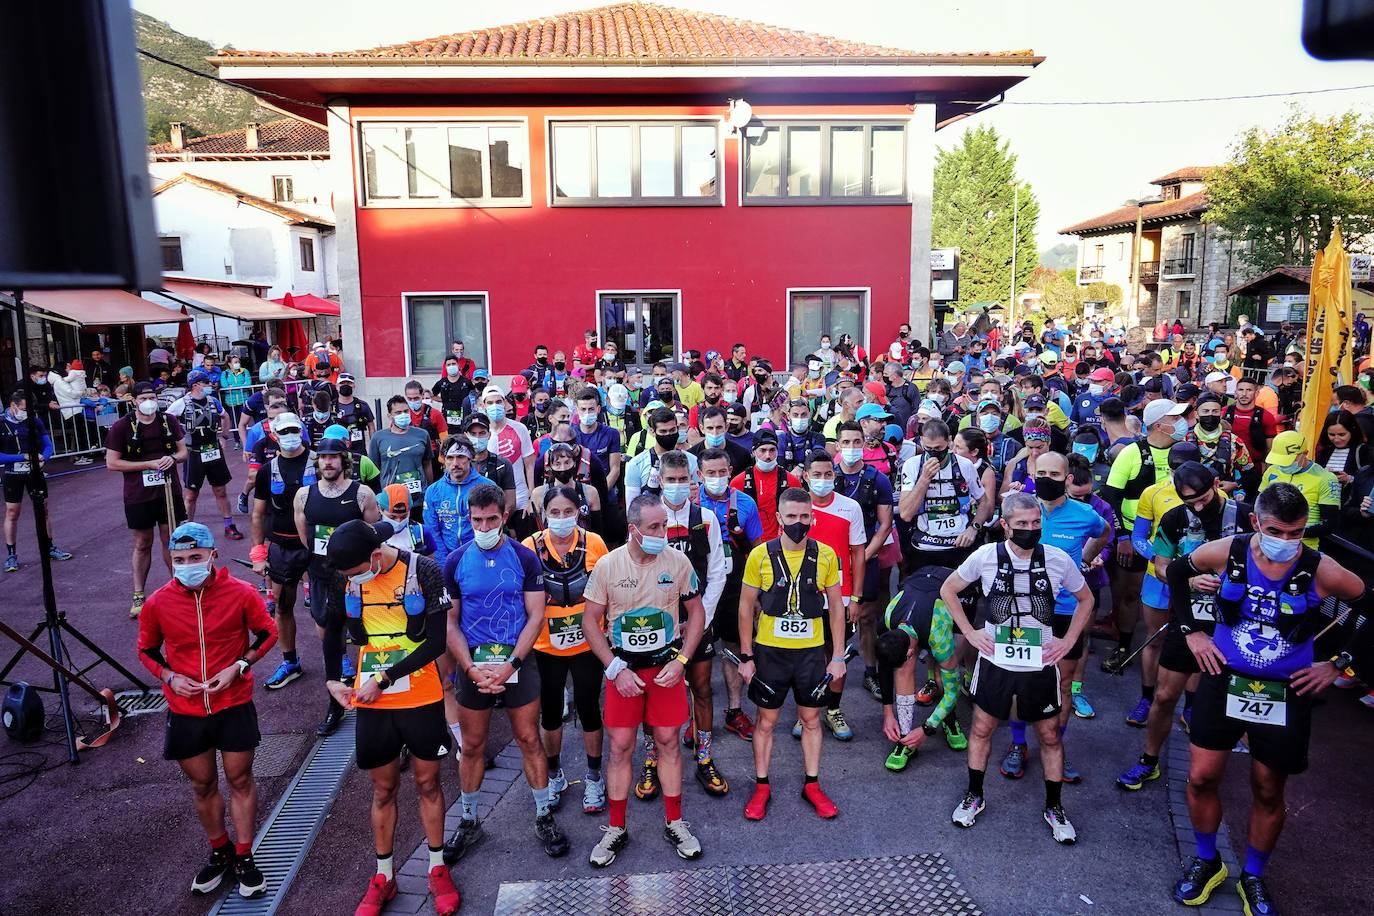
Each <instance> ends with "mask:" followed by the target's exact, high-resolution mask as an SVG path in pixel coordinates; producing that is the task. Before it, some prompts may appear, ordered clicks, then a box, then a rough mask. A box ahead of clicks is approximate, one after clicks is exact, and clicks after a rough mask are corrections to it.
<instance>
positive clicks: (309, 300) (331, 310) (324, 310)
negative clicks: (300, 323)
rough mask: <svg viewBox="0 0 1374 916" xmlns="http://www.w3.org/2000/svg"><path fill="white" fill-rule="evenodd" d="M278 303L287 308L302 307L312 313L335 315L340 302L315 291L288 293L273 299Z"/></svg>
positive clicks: (303, 310)
mask: <svg viewBox="0 0 1374 916" xmlns="http://www.w3.org/2000/svg"><path fill="white" fill-rule="evenodd" d="M272 301H273V302H275V303H277V304H278V305H284V306H286V307H287V308H293V309H300V310H301V311H302V312H309V313H311V314H312V315H335V316H337V315H338V314H339V303H337V302H334V301H333V300H330V299H322V298H320V297H319V296H316V295H315V294H314V293H302V294H301V295H299V296H296V295H292V294H291V293H287V294H286V295H285V296H282V297H281V298H280V299H273V300H272Z"/></svg>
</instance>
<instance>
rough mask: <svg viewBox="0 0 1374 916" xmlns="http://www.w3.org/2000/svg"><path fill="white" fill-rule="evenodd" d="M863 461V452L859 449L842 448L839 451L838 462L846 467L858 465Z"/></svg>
mask: <svg viewBox="0 0 1374 916" xmlns="http://www.w3.org/2000/svg"><path fill="white" fill-rule="evenodd" d="M863 460H864V450H863V449H861V448H842V449H840V462H841V463H843V464H844V465H846V466H849V465H854V464H858V463H859V462H860V461H863Z"/></svg>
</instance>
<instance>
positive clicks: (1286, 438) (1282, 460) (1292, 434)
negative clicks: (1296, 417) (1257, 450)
mask: <svg viewBox="0 0 1374 916" xmlns="http://www.w3.org/2000/svg"><path fill="white" fill-rule="evenodd" d="M1305 451H1307V444H1306V443H1305V442H1303V439H1302V433H1300V432H1298V431H1297V430H1296V429H1290V430H1288V431H1287V432H1282V433H1279V434H1278V435H1277V436H1275V437H1274V443H1273V445H1271V446H1269V454H1268V456H1266V457H1265V459H1264V463H1265V464H1273V465H1278V466H1279V467H1282V466H1283V465H1286V464H1292V463H1293V460H1294V459H1295V458H1297V457H1298V456H1299V455H1300V454H1302V453H1303V452H1305Z"/></svg>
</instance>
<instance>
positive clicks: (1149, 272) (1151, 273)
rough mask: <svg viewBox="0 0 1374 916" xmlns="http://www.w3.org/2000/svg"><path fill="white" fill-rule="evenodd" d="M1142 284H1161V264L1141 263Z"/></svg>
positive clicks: (1155, 262) (1153, 262)
mask: <svg viewBox="0 0 1374 916" xmlns="http://www.w3.org/2000/svg"><path fill="white" fill-rule="evenodd" d="M1140 282H1141V283H1158V282H1159V262H1158V261H1141V262H1140Z"/></svg>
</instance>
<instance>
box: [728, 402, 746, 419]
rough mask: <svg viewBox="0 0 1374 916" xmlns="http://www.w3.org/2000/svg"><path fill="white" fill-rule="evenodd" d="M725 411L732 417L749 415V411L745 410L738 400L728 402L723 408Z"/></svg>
mask: <svg viewBox="0 0 1374 916" xmlns="http://www.w3.org/2000/svg"><path fill="white" fill-rule="evenodd" d="M725 412H726V413H727V414H729V415H730V416H732V417H748V416H749V411H748V410H746V409H745V407H744V405H743V404H741V403H739V402H738V401H736V402H735V403H734V404H729V405H727V406H726V408H725Z"/></svg>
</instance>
